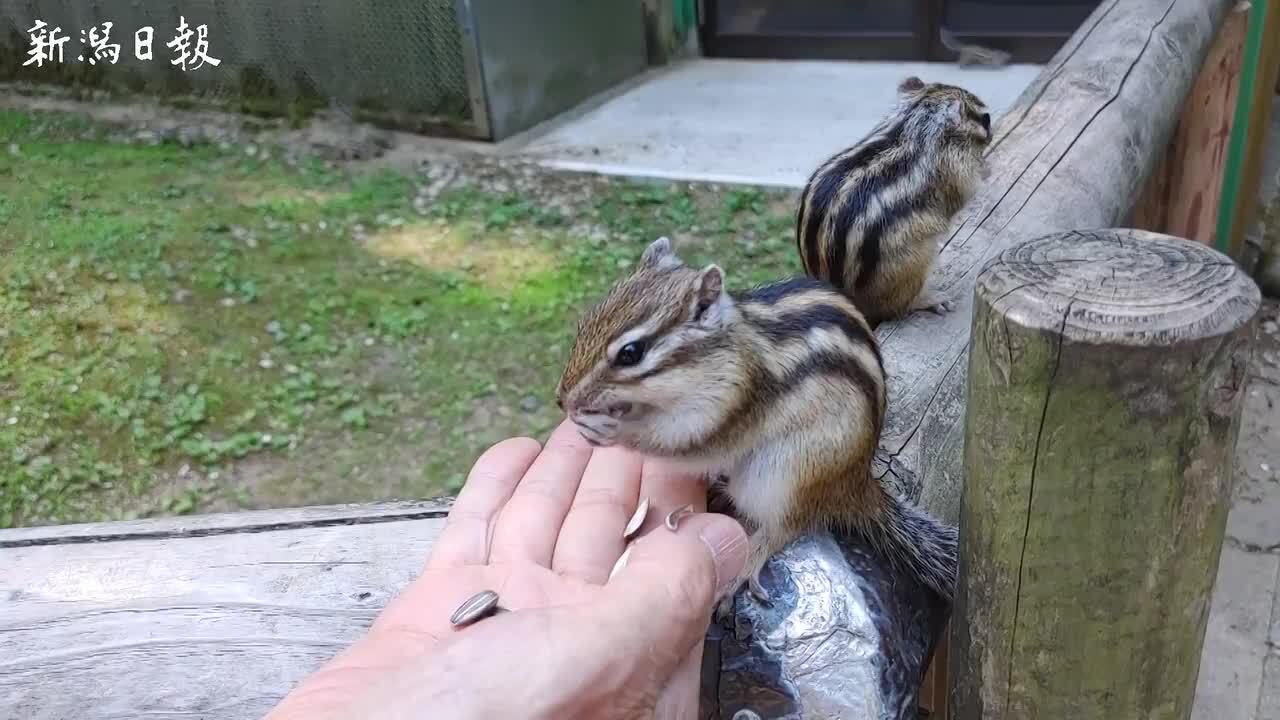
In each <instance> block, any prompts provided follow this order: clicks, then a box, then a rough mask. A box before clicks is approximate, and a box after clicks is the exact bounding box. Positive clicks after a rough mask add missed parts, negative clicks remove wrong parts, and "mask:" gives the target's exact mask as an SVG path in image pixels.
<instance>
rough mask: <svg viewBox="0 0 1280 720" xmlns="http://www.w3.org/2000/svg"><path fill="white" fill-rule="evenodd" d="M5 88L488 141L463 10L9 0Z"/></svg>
mask: <svg viewBox="0 0 1280 720" xmlns="http://www.w3.org/2000/svg"><path fill="white" fill-rule="evenodd" d="M105 23H111V25H110V27H109V28H108V27H107V26H106V25H105ZM146 28H151V29H152V30H151V33H152V34H151V42H150V59H146V58H147V44H146V43H145V42H140V39H141V40H145V39H146V36H147V34H148V33H147V31H146ZM55 30H56V31H57V32H56V34H55V33H54V31H55ZM180 31H181V32H180ZM139 33H141V38H139ZM202 41H203V42H204V43H205V44H204V45H203V46H201V42H202ZM113 46H118V57H117V58H116V59H115V61H114V62H113V60H112V49H113ZM40 48H42V49H43V50H44V51H45V52H43V53H41V56H42V57H41V58H36V57H35V56H34V55H33V54H32V53H33V52H36V51H37V50H38V49H40ZM200 49H204V50H205V55H206V56H207V57H201V56H200V55H199V53H198V51H199V50H200ZM0 80H8V81H23V82H32V83H40V84H58V85H70V86H76V87H85V88H95V89H105V90H129V91H134V92H143V93H148V94H155V95H160V96H163V97H166V98H169V99H171V100H175V99H179V98H181V99H184V100H187V101H192V102H200V103H212V104H215V105H224V106H230V107H231V108H233V109H237V110H240V111H247V112H253V113H257V114H264V115H280V116H290V117H298V116H305V115H307V114H309V113H310V112H312V111H314V110H315V109H317V108H332V109H337V110H340V111H346V112H350V113H351V114H352V115H353V116H354V117H356V118H357V119H361V120H369V121H373V122H377V123H379V124H383V125H389V126H394V127H399V128H403V129H408V130H417V131H424V132H440V131H450V130H452V131H456V132H460V133H463V134H467V135H483V134H484V133H485V120H484V118H483V112H482V111H480V112H477V107H476V104H475V103H474V102H473V99H472V98H473V96H474V95H475V93H473V92H471V89H470V88H471V86H470V84H469V82H468V73H467V63H466V61H465V53H464V47H463V36H462V33H461V32H460V26H459V16H458V14H457V11H456V9H455V5H454V0H324V1H322V0H272V1H271V2H264V1H263V0H132V1H128V2H120V1H118V0H0Z"/></svg>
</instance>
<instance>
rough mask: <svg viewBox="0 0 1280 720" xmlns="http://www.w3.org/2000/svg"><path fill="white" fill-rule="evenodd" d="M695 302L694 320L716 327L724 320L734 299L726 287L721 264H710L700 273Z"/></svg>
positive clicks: (700, 323)
mask: <svg viewBox="0 0 1280 720" xmlns="http://www.w3.org/2000/svg"><path fill="white" fill-rule="evenodd" d="M693 302H694V308H693V318H694V322H696V323H698V324H699V325H705V326H708V327H716V326H719V325H720V324H721V323H722V322H723V321H724V319H725V316H726V315H727V311H728V309H729V308H730V306H732V305H733V299H732V298H731V297H729V293H728V292H726V291H725V289H724V271H723V270H721V269H720V266H719V265H708V266H706V267H705V268H703V269H702V272H700V273H698V285H697V289H696V292H695V293H694V300H693Z"/></svg>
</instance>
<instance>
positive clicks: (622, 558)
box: [609, 545, 718, 580]
mask: <svg viewBox="0 0 1280 720" xmlns="http://www.w3.org/2000/svg"><path fill="white" fill-rule="evenodd" d="M631 548H632V546H630V545H628V546H627V549H626V550H623V551H622V554H621V555H619V556H618V561H617V562H615V563H614V564H613V569H612V570H610V571H609V579H610V580H612V579H613V576H614V575H617V574H618V573H620V572H622V568H624V567H626V566H627V558H629V557H631ZM717 577H718V576H717Z"/></svg>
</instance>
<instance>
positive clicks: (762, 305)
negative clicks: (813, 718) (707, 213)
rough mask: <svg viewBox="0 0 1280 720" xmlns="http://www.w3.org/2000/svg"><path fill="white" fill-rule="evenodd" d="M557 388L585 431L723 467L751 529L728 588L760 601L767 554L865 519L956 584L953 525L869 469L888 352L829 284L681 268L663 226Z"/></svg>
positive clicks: (923, 566)
mask: <svg viewBox="0 0 1280 720" xmlns="http://www.w3.org/2000/svg"><path fill="white" fill-rule="evenodd" d="M556 402H557V404H559V405H560V407H561V409H562V410H564V411H565V412H566V413H567V414H568V416H569V418H570V420H572V421H573V422H574V423H575V424H576V425H577V427H578V431H579V432H580V433H581V434H582V436H583V437H584V438H586V440H587V441H588V442H590V443H591V444H592V445H594V446H598V447H607V446H612V445H619V446H622V447H626V448H629V449H631V450H635V451H638V452H640V453H642V454H645V455H648V456H650V457H663V458H669V459H673V460H675V461H676V462H677V463H678V464H680V465H682V466H684V467H686V468H688V469H690V470H693V471H695V472H698V473H704V474H706V475H707V476H708V477H709V478H713V479H718V478H721V477H723V478H727V484H726V485H725V487H724V491H725V493H726V494H727V495H728V497H729V499H730V500H731V501H732V503H733V506H734V508H735V509H736V510H737V511H738V513H739V515H740V516H742V518H743V519H744V520H745V521H746V524H747V526H748V528H749V529H751V530H752V532H751V536H750V537H751V540H750V550H749V552H748V561H747V565H746V568H745V570H744V572H743V575H742V577H741V578H740V582H739V584H738V585H737V586H736V588H740V587H741V586H742V584H743V583H747V584H748V585H749V590H750V592H751V593H752V594H753V595H755V596H756V598H757V599H760V600H762V601H765V602H767V601H768V593H767V592H766V591H765V590H764V588H763V586H762V585H761V584H760V580H759V574H760V571H761V570H762V569H763V568H764V565H765V563H766V561H767V560H768V559H769V557H770V556H772V555H773V554H774V553H775V552H777V551H779V550H781V549H782V548H783V547H784V546H786V545H787V544H788V543H789V542H790V541H791V540H793V539H795V538H796V537H798V536H800V535H802V534H804V533H805V532H807V531H810V530H813V529H815V528H822V527H825V528H830V529H846V530H853V531H855V532H859V533H861V534H862V535H863V536H865V537H866V538H867V539H868V540H869V541H870V542H871V544H873V545H874V546H875V547H876V548H878V549H879V550H880V551H881V552H882V553H883V554H884V556H885V557H886V559H887V560H889V561H890V562H892V563H893V564H894V565H896V566H898V567H899V568H905V569H906V570H907V571H908V572H911V573H913V574H915V575H916V576H917V577H919V578H920V579H921V580H922V581H923V582H924V583H925V584H926V585H928V586H929V587H931V588H932V589H933V590H935V591H937V592H938V593H940V594H941V595H942V596H943V597H945V598H946V599H947V600H948V601H949V600H950V599H951V597H952V593H953V588H954V585H955V579H956V572H957V562H958V561H957V554H956V552H957V551H956V546H957V533H956V530H955V529H954V528H950V527H947V526H945V525H942V524H940V523H938V522H937V521H935V520H934V519H933V518H931V517H929V516H928V515H927V514H925V513H924V512H922V511H920V510H917V509H915V508H913V507H912V506H910V505H908V504H906V503H905V502H903V501H902V500H900V499H899V498H898V497H897V496H895V495H894V494H892V493H891V492H890V491H889V490H888V489H887V488H886V487H885V486H883V485H882V484H881V483H880V482H879V481H877V480H876V479H875V478H873V477H872V476H871V459H872V455H873V453H874V452H875V450H876V446H877V445H878V444H879V439H880V431H881V427H882V426H883V423H884V416H885V405H886V403H887V395H886V391H885V373H884V365H883V362H882V360H881V357H880V350H879V346H878V345H877V343H876V340H875V336H874V335H873V334H872V332H871V328H870V326H869V325H868V323H867V322H866V320H865V319H864V318H863V316H862V314H861V313H860V312H859V311H858V309H857V308H856V307H855V306H854V305H853V303H852V302H851V301H850V300H849V299H848V298H847V297H845V296H844V295H843V294H841V293H840V292H839V291H838V290H836V288H834V287H832V286H831V285H830V284H829V283H826V282H823V281H821V280H816V279H813V278H805V277H801V278H796V279H791V280H785V281H781V282H776V283H773V284H770V285H764V286H761V287H757V288H755V289H753V290H749V291H746V292H736V293H731V292H729V291H727V290H726V289H725V282H724V272H723V270H722V269H721V268H720V267H719V266H718V265H714V264H713V265H708V266H706V267H704V268H702V269H697V268H692V267H689V266H688V265H686V264H685V263H684V262H683V261H682V260H681V259H680V258H679V257H678V256H677V255H676V254H675V253H674V251H673V250H672V247H671V242H670V240H668V239H667V238H665V237H663V238H659V239H658V240H657V241H655V242H653V243H652V244H651V245H649V247H648V248H647V249H646V250H645V251H644V253H643V255H642V257H641V259H640V262H639V263H638V264H637V265H636V268H635V269H634V271H633V272H632V273H631V274H630V275H628V276H626V277H624V278H623V279H621V280H619V281H617V282H616V283H615V284H614V285H613V287H612V289H611V290H610V291H609V293H608V294H607V295H606V296H605V297H604V299H603V300H601V301H600V302H599V303H598V304H597V305H595V306H594V307H593V308H591V309H590V310H588V311H587V312H586V313H585V314H584V315H583V317H582V319H581V321H580V323H579V326H578V333H577V336H576V338H575V339H574V342H573V346H572V349H571V350H570V353H569V358H568V361H567V363H566V365H565V368H564V372H563V375H562V376H561V378H560V382H559V384H558V386H557V388H556ZM732 596H733V594H730V595H729V596H728V597H726V598H725V599H726V600H729V601H731V600H732ZM722 608H723V606H722Z"/></svg>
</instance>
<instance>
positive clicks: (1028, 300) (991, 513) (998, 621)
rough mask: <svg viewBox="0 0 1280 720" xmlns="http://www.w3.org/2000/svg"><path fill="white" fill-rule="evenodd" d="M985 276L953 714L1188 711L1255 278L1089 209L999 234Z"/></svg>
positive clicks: (1219, 530)
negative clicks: (1022, 239) (1081, 219)
mask: <svg viewBox="0 0 1280 720" xmlns="http://www.w3.org/2000/svg"><path fill="white" fill-rule="evenodd" d="M976 296H977V304H976V306H975V310H976V311H975V315H974V321H973V337H974V350H973V353H972V355H971V356H970V362H971V364H970V368H969V376H968V377H969V391H968V394H969V406H968V409H967V427H966V434H965V460H964V467H965V492H964V500H963V508H962V523H961V527H962V530H961V532H962V537H961V577H960V583H959V587H958V592H957V598H956V605H955V610H954V615H953V618H952V623H953V628H954V632H953V633H952V638H951V640H952V648H951V675H952V678H951V688H952V697H951V701H952V713H953V715H952V717H953V718H955V719H956V720H978V719H979V718H982V719H984V720H1015V719H1017V720H1024V719H1026V720H1030V719H1032V718H1073V720H1095V719H1096V720H1103V719H1107V720H1111V719H1114V718H1165V719H1166V720H1175V719H1179V720H1186V718H1189V717H1190V714H1191V703H1192V700H1193V697H1194V693H1195V687H1196V677H1197V674H1198V672H1199V663H1200V657H1201V650H1202V646H1203V642H1204V635H1205V628H1206V622H1207V620H1208V616H1209V607H1210V599H1211V596H1212V592H1213V584H1214V579H1215V577H1216V575H1217V568H1218V560H1219V556H1220V552H1221V550H1222V543H1223V539H1224V537H1225V534H1226V520H1227V512H1228V510H1229V508H1230V495H1231V478H1232V471H1233V466H1234V451H1235V444H1236V438H1237V436H1238V433H1239V428H1240V419H1241V414H1242V412H1243V402H1244V395H1245V393H1244V390H1245V374H1246V370H1247V368H1248V366H1249V363H1250V360H1251V355H1252V352H1253V344H1254V335H1255V330H1256V324H1257V314H1258V310H1259V308H1260V307H1261V304H1262V296H1261V293H1260V292H1259V290H1258V287H1257V285H1255V284H1254V283H1253V281H1252V280H1251V279H1249V277H1248V276H1247V275H1245V274H1244V272H1243V271H1242V270H1241V269H1240V268H1239V267H1237V266H1236V265H1235V263H1233V262H1232V261H1231V259H1230V258H1228V257H1227V256H1225V255H1223V254H1220V253H1218V252H1216V251H1214V250H1212V249H1210V248H1208V247H1205V246H1203V245H1199V244H1196V243H1194V242H1192V241H1190V240H1185V239H1180V238H1173V237H1169V236H1164V235H1156V234H1153V233H1148V232H1145V231H1140V230H1097V231H1089V232H1079V233H1062V234H1056V235H1052V236H1049V237H1045V238H1040V239H1037V240H1032V241H1029V242H1027V243H1024V244H1021V245H1018V246H1015V247H1014V248H1012V249H1010V250H1008V251H1005V252H1004V253H1001V254H1000V255H999V256H998V257H997V258H996V259H995V260H994V261H992V262H991V263H990V264H989V265H988V266H987V267H986V268H985V269H984V270H983V272H982V274H981V275H980V277H979V279H978V285H977V289H976Z"/></svg>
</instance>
